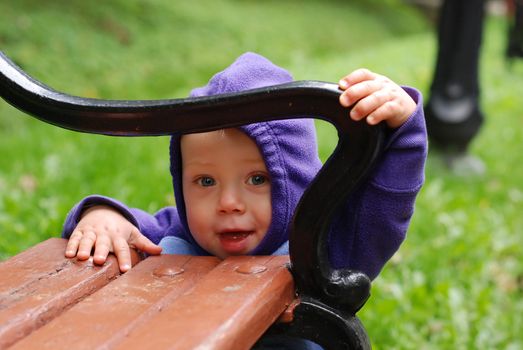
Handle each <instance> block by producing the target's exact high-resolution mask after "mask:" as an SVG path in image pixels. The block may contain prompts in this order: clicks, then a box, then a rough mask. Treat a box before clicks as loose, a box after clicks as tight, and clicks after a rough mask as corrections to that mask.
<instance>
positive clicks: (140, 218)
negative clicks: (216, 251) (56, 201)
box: [62, 195, 180, 244]
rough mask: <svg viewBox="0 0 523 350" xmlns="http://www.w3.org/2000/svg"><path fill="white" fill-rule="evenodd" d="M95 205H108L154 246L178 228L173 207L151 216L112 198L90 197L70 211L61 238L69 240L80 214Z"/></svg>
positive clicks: (176, 214) (175, 211)
mask: <svg viewBox="0 0 523 350" xmlns="http://www.w3.org/2000/svg"><path fill="white" fill-rule="evenodd" d="M95 205H108V206H111V207H113V208H115V209H116V210H118V211H119V212H120V213H121V214H122V215H123V216H125V217H126V218H127V220H129V221H130V222H131V223H132V224H133V225H135V226H136V227H137V228H138V229H139V230H140V232H141V233H142V234H143V235H145V236H146V237H147V238H149V239H150V240H151V241H152V242H154V243H155V244H158V243H159V242H160V240H161V239H162V238H163V237H164V236H166V235H174V232H175V231H176V230H179V228H180V224H179V218H178V212H177V210H176V208H175V207H166V208H163V209H162V210H160V211H158V212H157V213H156V214H154V215H151V214H149V213H147V212H145V211H143V210H140V209H134V208H129V207H127V206H126V205H125V204H123V203H121V202H119V201H117V200H115V199H113V198H109V197H105V196H100V195H92V196H88V197H86V198H84V199H82V200H81V201H80V202H79V203H78V204H76V205H75V206H74V207H73V208H72V209H71V211H70V212H69V214H68V215H67V218H66V220H65V223H64V227H63V230H62V237H64V238H69V236H70V235H71V233H72V232H73V230H74V228H75V227H76V225H77V224H78V221H80V218H81V215H82V212H83V211H84V210H86V209H87V208H89V207H92V206H95Z"/></svg>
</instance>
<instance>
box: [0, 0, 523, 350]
mask: <svg viewBox="0 0 523 350" xmlns="http://www.w3.org/2000/svg"><path fill="white" fill-rule="evenodd" d="M504 26H505V22H504V20H503V19H501V18H492V17H489V21H488V25H487V28H486V35H485V40H484V47H483V54H482V62H481V63H482V64H481V86H482V105H483V109H484V111H485V114H486V116H487V120H486V123H485V125H484V127H483V129H482V131H481V133H480V134H479V135H478V137H477V138H476V139H475V140H474V142H473V144H472V147H471V153H472V154H474V155H475V156H477V157H479V158H481V159H482V160H483V161H484V162H485V164H486V166H487V173H486V174H485V175H484V176H476V177H473V176H470V177H463V176H458V175H454V174H452V173H451V172H449V171H448V170H447V169H446V168H445V167H444V166H443V165H442V162H441V161H440V158H439V156H438V154H437V153H436V152H435V151H434V150H432V151H431V154H430V156H429V160H428V164H427V171H426V175H427V181H426V185H425V187H424V188H423V190H422V192H421V193H420V195H419V197H418V202H417V207H416V213H415V216H414V218H413V222H412V225H411V228H410V230H409V234H408V239H407V241H406V242H405V244H404V245H403V246H402V248H401V249H400V251H399V252H398V254H397V255H396V256H395V257H394V258H393V260H392V261H391V262H390V263H389V264H388V265H387V266H386V267H385V269H384V271H383V272H382V274H381V275H380V277H378V279H376V281H375V282H374V284H373V292H372V294H373V295H372V298H371V299H370V300H369V302H368V303H367V305H366V306H365V307H364V309H363V310H362V311H361V312H360V313H359V315H360V318H361V319H362V321H363V323H364V324H365V326H366V328H367V330H368V332H369V335H370V337H371V339H372V342H373V346H374V348H375V349H477V348H481V349H519V348H522V347H523V336H521V335H520V330H521V329H523V316H522V315H523V298H522V294H523V293H522V289H523V264H522V263H521V256H522V250H523V249H522V248H521V247H523V235H522V230H523V218H522V215H521V212H522V209H523V180H522V179H521V174H523V157H522V155H521V152H520V148H521V144H522V140H523V105H522V104H521V98H520V94H521V91H523V62H515V64H514V66H513V67H512V69H511V70H510V69H508V68H507V66H506V64H505V62H504V59H503V49H504V40H505V27H504ZM0 49H1V50H3V51H4V52H5V53H6V54H7V55H8V56H9V57H11V58H12V59H13V60H14V61H15V62H16V63H17V64H19V65H20V66H22V67H23V68H24V69H25V70H26V71H27V72H29V73H30V74H31V75H33V76H34V77H36V78H37V79H40V80H42V81H43V82H45V83H46V84H48V85H50V86H51V87H53V88H55V89H57V90H61V91H64V92H68V93H70V94H74V95H80V96H87V97H98V98H119V99H120V98H129V99H148V98H173V97H184V96H186V95H187V94H188V92H189V91H190V89H191V88H192V87H195V86H201V85H203V84H205V83H206V81H207V80H208V79H209V77H210V76H211V75H212V74H214V73H215V72H217V71H218V70H221V69H223V68H224V67H225V66H227V65H228V64H229V63H231V62H232V60H233V59H234V58H235V57H237V56H238V55H239V54H241V53H242V52H244V51H256V52H258V53H260V54H263V55H265V56H267V57H269V58H270V59H271V60H273V61H274V62H275V63H277V64H279V65H281V66H283V67H285V68H287V69H289V70H290V71H292V72H293V74H294V76H295V78H296V79H317V80H326V81H337V79H338V78H340V77H341V76H342V75H343V74H345V73H348V72H349V71H351V70H352V69H354V68H357V67H360V66H365V67H368V68H370V69H373V70H375V71H378V72H380V73H383V74H385V75H388V76H389V77H390V78H392V79H393V80H395V81H397V82H399V83H402V84H407V85H412V86H416V87H418V88H419V89H420V90H422V92H424V93H426V92H427V91H428V87H429V84H430V80H431V74H432V67H433V63H434V54H435V37H434V33H433V32H432V31H431V27H430V25H429V24H428V23H426V21H425V19H424V18H422V17H421V16H420V14H419V13H417V12H415V11H414V10H413V9H411V8H409V7H406V6H404V5H401V4H400V3H399V1H393V0H388V1H378V0H373V1H365V2H363V1H361V2H356V1H353V2H351V1H334V0H331V1H321V2H320V1H312V0H311V1H265V2H255V1H247V0H237V1H232V0H229V1H192V2H182V1H175V2H173V1H167V0H154V1H153V0H151V1H148V2H145V1H138V0H127V1H124V0H115V1H111V2H103V5H102V3H101V2H97V3H95V2H87V1H77V0H72V1H53V2H41V1H36V0H18V1H14V0H7V1H2V2H0ZM318 131H319V135H320V147H321V153H322V156H323V157H324V158H325V157H326V156H327V154H328V153H329V152H330V149H332V146H333V143H334V140H333V139H334V138H333V137H332V129H331V128H330V127H327V126H326V125H325V124H324V123H319V124H318ZM167 146H168V139H167V138H165V137H157V138H115V137H104V136H96V135H85V134H79V133H74V132H71V131H67V130H61V129H58V128H56V127H53V126H50V125H46V124H44V123H42V122H40V121H37V120H35V119H33V118H31V117H28V116H25V115H23V114H22V113H20V112H18V111H16V110H15V109H14V108H12V107H10V106H9V105H7V104H6V103H4V102H0V152H1V155H2V156H1V157H0V235H1V236H0V259H3V258H6V257H8V256H11V255H13V254H16V253H18V252H19V251H21V250H23V249H25V248H27V247H29V246H31V245H34V244H35V243H37V242H39V241H41V240H43V239H45V238H47V237H51V236H58V235H59V232H60V229H61V225H62V222H63V219H64V216H65V215H66V213H67V211H68V210H69V208H70V207H71V206H72V205H73V204H74V203H75V202H76V201H78V200H79V199H80V198H82V197H83V196H85V195H88V194H91V193H102V194H106V195H109V196H113V197H116V198H118V199H121V200H122V201H124V202H126V203H128V204H129V205H131V206H136V207H140V208H143V209H145V210H148V211H155V210H157V209H159V208H161V207H163V206H165V205H170V204H173V196H172V189H171V183H170V178H169V172H168V150H167Z"/></svg>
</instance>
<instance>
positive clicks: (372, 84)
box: [340, 80, 383, 107]
mask: <svg viewBox="0 0 523 350" xmlns="http://www.w3.org/2000/svg"><path fill="white" fill-rule="evenodd" d="M382 88H383V82H382V81H380V80H366V81H363V82H360V83H357V84H355V85H352V86H350V87H349V88H348V89H347V90H345V91H344V92H343V93H342V94H341V95H340V104H341V105H342V106H343V107H349V106H351V105H353V104H354V103H356V102H358V101H359V100H361V99H362V98H365V97H367V96H370V95H372V94H373V93H375V92H376V91H379V90H380V89H382Z"/></svg>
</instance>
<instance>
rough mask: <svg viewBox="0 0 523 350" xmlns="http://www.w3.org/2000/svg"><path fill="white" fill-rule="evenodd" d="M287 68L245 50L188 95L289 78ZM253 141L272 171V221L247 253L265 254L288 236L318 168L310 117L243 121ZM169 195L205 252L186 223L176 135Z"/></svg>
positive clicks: (185, 228) (186, 232)
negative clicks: (292, 222) (262, 235)
mask: <svg viewBox="0 0 523 350" xmlns="http://www.w3.org/2000/svg"><path fill="white" fill-rule="evenodd" d="M292 80H293V79H292V76H291V75H290V74H289V72H287V71H286V70H284V69H282V68H280V67H278V66H276V65H274V64H273V63H272V62H270V61H269V60H267V59H266V58H264V57H262V56H260V55H257V54H255V53H245V54H243V55H241V56H240V57H239V58H237V59H236V61H235V62H234V63H233V64H231V65H230V66H229V67H227V68H226V69H225V70H223V71H222V72H219V73H217V74H216V75H215V76H213V77H212V78H211V80H210V81H209V83H208V84H207V85H205V86H203V87H200V88H196V89H194V90H192V92H191V94H190V96H191V97H199V96H211V95H217V94H224V93H233V92H239V91H244V90H250V89H256V88H261V87H264V86H270V85H278V84H284V83H288V82H290V81H292ZM240 130H242V131H243V132H244V133H246V134H247V135H248V136H249V137H250V138H251V139H252V140H254V142H255V143H256V145H257V146H258V148H259V150H260V152H261V154H262V157H263V159H264V161H265V165H266V167H267V170H268V171H269V173H270V176H271V199H272V221H271V225H270V226H269V229H268V232H267V234H266V235H265V237H264V238H263V240H262V241H261V242H260V244H259V245H258V246H257V247H256V248H255V249H254V250H253V251H252V252H251V253H250V254H254V255H270V254H272V253H273V252H274V251H275V250H276V249H278V248H279V247H280V246H281V245H282V244H283V243H284V242H285V241H287V240H288V236H289V226H290V222H291V219H292V215H293V213H294V209H295V208H296V205H297V203H298V201H299V199H300V198H301V195H302V194H303V191H304V190H305V189H306V188H307V186H308V185H309V183H310V182H311V181H312V179H313V178H314V176H315V175H316V173H317V172H318V170H319V169H320V167H321V162H320V159H319V156H318V151H317V142H316V131H315V127H314V121H313V120H312V119H289V120H277V121H270V122H260V123H254V124H247V125H243V126H241V127H240ZM170 161H171V175H172V179H173V187H174V196H175V199H176V206H177V209H178V215H179V216H180V222H181V225H182V228H183V230H182V231H183V232H181V233H180V236H181V237H182V238H183V239H185V240H187V241H189V242H191V243H192V244H193V245H194V246H195V247H197V249H198V250H200V253H201V254H208V253H207V252H205V251H204V250H203V248H201V247H200V246H199V245H198V244H197V242H196V241H195V240H194V238H193V237H192V235H191V233H190V231H189V227H188V224H187V216H186V208H185V203H184V199H183V191H182V181H181V179H182V177H181V175H182V171H181V154H180V135H174V136H173V137H172V138H171V144H170Z"/></svg>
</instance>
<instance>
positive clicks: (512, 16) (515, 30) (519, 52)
mask: <svg viewBox="0 0 523 350" xmlns="http://www.w3.org/2000/svg"><path fill="white" fill-rule="evenodd" d="M506 3H507V9H508V15H509V32H508V41H507V52H506V54H507V58H508V59H509V60H512V59H513V58H516V57H519V58H521V57H523V0H507V1H506Z"/></svg>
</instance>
